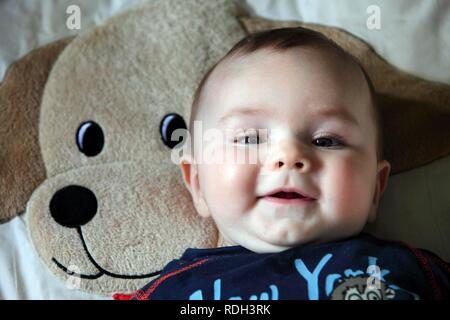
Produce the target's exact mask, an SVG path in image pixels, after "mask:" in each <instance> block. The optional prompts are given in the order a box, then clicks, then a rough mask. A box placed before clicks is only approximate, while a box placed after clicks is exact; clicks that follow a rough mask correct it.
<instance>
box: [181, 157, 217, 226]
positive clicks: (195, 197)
mask: <svg viewBox="0 0 450 320" xmlns="http://www.w3.org/2000/svg"><path fill="white" fill-rule="evenodd" d="M180 169H181V173H182V175H183V181H184V184H185V185H186V188H187V189H188V190H189V192H190V193H191V197H192V201H193V204H194V207H195V209H196V211H197V213H198V214H199V215H200V216H202V217H204V218H207V217H209V216H211V214H210V212H209V208H208V206H207V205H206V201H205V199H204V198H203V193H202V190H201V186H200V179H199V174H198V166H197V165H196V164H195V162H194V160H193V158H192V157H191V156H188V155H186V156H183V157H182V158H181V160H180Z"/></svg>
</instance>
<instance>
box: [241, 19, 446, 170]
mask: <svg viewBox="0 0 450 320" xmlns="http://www.w3.org/2000/svg"><path fill="white" fill-rule="evenodd" d="M242 22H243V25H244V26H245V28H246V30H247V31H248V32H257V31H261V30H266V29H275V28H284V27H296V26H302V27H306V28H310V29H314V30H317V31H319V32H321V33H323V34H325V35H326V36H327V37H329V38H331V39H332V40H334V41H335V42H336V43H337V44H338V45H340V46H341V47H343V48H344V49H345V50H346V51H348V52H350V53H351V54H352V55H354V56H355V57H357V58H358V59H359V60H360V61H361V63H362V65H363V66H364V68H365V69H366V71H367V73H368V74H369V76H370V77H371V79H372V81H373V84H374V87H375V90H376V91H377V98H378V100H379V106H380V109H381V117H382V122H383V132H384V136H385V138H384V144H385V145H384V153H385V158H386V159H387V160H389V162H390V163H391V165H392V171H391V174H395V173H399V172H402V171H406V170H410V169H413V168H416V167H419V166H422V165H424V164H427V163H429V162H431V161H433V160H436V159H438V158H440V157H443V156H445V155H448V154H449V153H450V86H448V85H444V84H439V83H433V82H430V81H426V80H422V79H419V78H416V77H414V76H412V75H410V74H407V73H405V72H402V71H400V70H398V69H396V68H395V67H393V66H391V65H389V64H388V63H387V62H386V61H384V60H383V59H382V58H381V57H379V56H378V55H377V54H376V53H375V52H374V51H373V50H372V48H370V47H369V46H368V45H367V44H366V43H365V42H363V41H361V40H360V39H358V38H356V37H355V36H353V35H351V34H349V33H347V32H345V31H344V30H340V29H338V28H331V27H326V26H321V25H315V24H308V23H301V22H295V21H272V20H267V19H261V18H243V19H242Z"/></svg>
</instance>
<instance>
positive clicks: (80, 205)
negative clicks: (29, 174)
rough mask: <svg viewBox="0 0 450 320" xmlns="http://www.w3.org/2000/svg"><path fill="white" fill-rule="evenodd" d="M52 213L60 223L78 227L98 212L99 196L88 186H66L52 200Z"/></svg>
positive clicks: (69, 226)
mask: <svg viewBox="0 0 450 320" xmlns="http://www.w3.org/2000/svg"><path fill="white" fill-rule="evenodd" d="M50 213H51V215H52V217H53V219H55V221H56V222H58V223H59V224H60V225H62V226H65V227H68V228H76V227H79V226H82V225H84V224H86V223H88V222H89V221H90V220H91V219H92V218H93V217H94V216H95V214H96V213H97V198H96V196H95V194H94V193H93V192H92V191H91V190H89V189H88V188H85V187H82V186H76V185H71V186H67V187H64V188H62V189H60V190H58V191H57V192H55V194H54V195H53V197H52V199H51V200H50Z"/></svg>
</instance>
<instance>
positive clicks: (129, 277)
mask: <svg viewBox="0 0 450 320" xmlns="http://www.w3.org/2000/svg"><path fill="white" fill-rule="evenodd" d="M76 229H77V232H78V235H79V236H80V239H81V243H82V244H83V248H84V251H85V252H86V254H87V256H88V258H89V261H91V263H92V264H93V265H94V266H95V267H96V268H97V269H98V271H99V272H98V273H97V274H93V275H89V274H82V273H76V272H73V271H72V270H69V269H68V268H67V267H65V266H64V265H63V264H61V263H60V262H59V261H58V260H56V259H55V257H52V261H53V262H54V263H55V264H56V266H57V267H58V268H60V269H61V270H62V271H64V272H65V273H67V274H69V275H72V276H76V277H80V278H82V279H98V278H100V277H101V276H103V275H107V276H110V277H113V278H120V279H144V278H150V277H154V276H157V275H159V274H160V273H161V270H160V271H155V272H151V273H147V274H139V275H123V274H116V273H112V272H109V271H108V270H105V269H103V268H102V267H101V266H100V265H99V264H98V263H97V262H96V261H95V259H94V258H93V257H92V255H91V254H90V252H89V250H88V248H87V246H86V242H85V241H84V237H83V233H82V231H81V227H76Z"/></svg>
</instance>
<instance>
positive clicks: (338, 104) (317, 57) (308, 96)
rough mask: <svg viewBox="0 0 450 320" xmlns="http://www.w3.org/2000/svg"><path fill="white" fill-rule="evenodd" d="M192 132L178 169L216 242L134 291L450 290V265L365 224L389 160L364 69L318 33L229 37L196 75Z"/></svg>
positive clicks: (324, 294) (166, 294)
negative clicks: (189, 152)
mask: <svg viewBox="0 0 450 320" xmlns="http://www.w3.org/2000/svg"><path fill="white" fill-rule="evenodd" d="M199 124H200V125H201V128H199ZM200 129H201V130H202V132H205V131H208V130H216V132H222V133H224V134H223V135H216V136H217V137H216V138H214V136H213V138H211V135H210V137H209V139H205V137H202V134H200V135H199V134H198V130H200ZM190 133H191V135H190V136H191V137H194V141H193V142H194V143H193V145H194V152H193V156H191V157H188V156H186V157H184V159H183V161H182V162H181V164H180V168H181V171H182V175H183V178H184V182H185V184H186V187H187V188H188V190H189V192H190V193H191V195H192V199H193V203H194V206H195V208H196V210H197V212H198V214H200V215H201V216H202V217H212V219H213V220H214V222H215V224H216V226H217V228H218V230H219V234H220V236H219V246H218V248H213V249H187V250H186V252H185V253H184V254H183V256H182V257H181V258H180V259H177V260H174V261H172V262H170V263H169V264H168V265H167V266H166V267H165V268H164V270H163V271H162V272H161V275H160V276H159V277H158V278H157V279H155V280H153V281H152V282H151V283H149V284H148V285H146V286H145V287H144V288H143V289H141V290H139V291H137V292H135V293H134V295H133V298H136V299H214V300H219V299H250V300H256V299H261V300H268V299H350V300H352V299H368V300H371V299H443V298H449V297H450V294H449V287H450V280H449V270H450V267H449V264H447V263H446V262H444V261H442V260H441V259H440V258H438V257H437V256H435V255H434V254H432V253H431V252H428V251H426V250H420V249H414V248H410V247H408V246H407V245H405V244H403V243H400V242H392V241H386V240H380V239H377V238H375V237H373V236H370V235H368V234H366V233H364V232H362V230H363V228H364V226H365V225H366V224H367V223H368V222H371V221H373V220H374V219H375V216H376V212H377V207H378V204H379V201H380V197H381V195H382V194H383V192H384V190H385V189H386V185H387V181H388V177H389V172H390V165H389V163H388V162H387V161H386V160H384V159H383V154H382V150H383V147H382V135H381V125H380V117H379V115H378V109H377V105H376V100H375V95H374V90H373V87H372V84H371V82H370V79H369V77H368V75H367V74H366V73H365V71H364V69H363V67H362V66H361V65H360V64H359V62H358V61H357V60H356V59H355V58H354V57H352V56H351V55H349V54H348V53H346V52H345V51H344V50H343V49H341V48H340V47H339V46H337V45H336V44H335V43H334V42H332V41H331V40H329V39H327V38H326V37H325V36H323V35H322V34H320V33H318V32H315V31H312V30H308V29H304V28H284V29H276V30H272V31H266V32H260V33H256V34H251V35H249V36H247V37H246V38H244V39H243V40H241V41H240V42H238V43H237V44H236V45H235V46H234V47H233V48H232V49H231V50H230V51H229V52H228V53H227V54H226V55H225V56H224V57H223V58H222V59H221V60H220V61H219V62H218V63H217V64H216V65H215V66H214V67H213V68H211V69H210V71H209V72H208V73H207V74H206V75H205V76H204V78H203V80H202V81H201V83H200V85H199V87H198V89H197V92H196V94H195V98H194V102H193V106H192V112H191V121H190ZM197 136H200V139H198V138H196V137H197ZM206 140H207V141H206ZM200 145H201V148H199V146H200ZM224 149H225V150H226V152H223V150H224ZM250 155H253V156H254V155H256V156H254V157H253V161H251V160H250V159H249V158H250ZM205 158H207V159H205ZM237 158H239V159H245V160H246V161H237V160H236V159H237Z"/></svg>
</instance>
